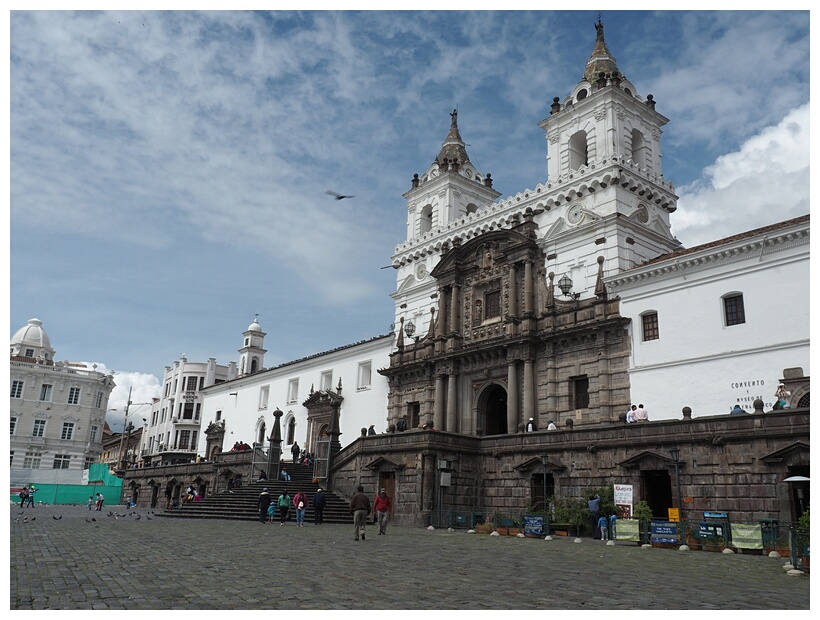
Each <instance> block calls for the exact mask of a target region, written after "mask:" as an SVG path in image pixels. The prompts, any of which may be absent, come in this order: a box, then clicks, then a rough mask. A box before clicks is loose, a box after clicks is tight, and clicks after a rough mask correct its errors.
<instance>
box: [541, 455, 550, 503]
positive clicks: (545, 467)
mask: <svg viewBox="0 0 820 620" xmlns="http://www.w3.org/2000/svg"><path fill="white" fill-rule="evenodd" d="M541 465H542V466H543V467H544V475H543V478H544V515H545V516H546V514H547V466H548V465H549V461H547V455H546V454H544V455H542V456H541Z"/></svg>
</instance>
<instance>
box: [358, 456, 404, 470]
mask: <svg viewBox="0 0 820 620" xmlns="http://www.w3.org/2000/svg"><path fill="white" fill-rule="evenodd" d="M365 467H367V468H368V469H381V470H387V471H390V470H396V469H404V463H399V462H398V461H394V460H392V459H389V458H387V457H386V456H379V457H377V458H375V459H373V460H372V461H370V462H369V463H368V464H367V465H365Z"/></svg>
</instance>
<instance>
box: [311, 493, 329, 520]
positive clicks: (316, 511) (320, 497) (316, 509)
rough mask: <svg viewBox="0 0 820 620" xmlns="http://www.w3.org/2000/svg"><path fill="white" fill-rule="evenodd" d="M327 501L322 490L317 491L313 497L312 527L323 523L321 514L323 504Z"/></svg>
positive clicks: (323, 508) (323, 507)
mask: <svg viewBox="0 0 820 620" xmlns="http://www.w3.org/2000/svg"><path fill="white" fill-rule="evenodd" d="M326 503H327V500H326V499H325V494H324V492H322V489H317V490H316V494H315V495H314V496H313V524H314V525H322V523H324V516H323V514H322V513H324V511H325V504H326Z"/></svg>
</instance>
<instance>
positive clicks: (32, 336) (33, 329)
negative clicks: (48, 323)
mask: <svg viewBox="0 0 820 620" xmlns="http://www.w3.org/2000/svg"><path fill="white" fill-rule="evenodd" d="M32 349H33V350H34V355H33V356H29V357H44V358H46V359H49V358H53V356H54V349H52V348H51V340H50V339H49V337H48V334H47V333H46V330H44V329H43V322H42V321H41V320H40V319H29V320H28V323H26V324H25V325H24V326H23V327H21V328H20V329H18V330H17V331H16V332H15V334H14V335H13V336H12V337H11V354H12V355H25V353H26V350H32Z"/></svg>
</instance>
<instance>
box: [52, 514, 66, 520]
mask: <svg viewBox="0 0 820 620" xmlns="http://www.w3.org/2000/svg"><path fill="white" fill-rule="evenodd" d="M51 518H52V519H54V520H55V521H59V520H60V519H62V518H63V515H60V516H59V517H55V516H54V515H51Z"/></svg>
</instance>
